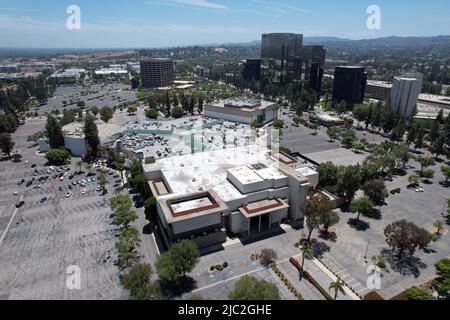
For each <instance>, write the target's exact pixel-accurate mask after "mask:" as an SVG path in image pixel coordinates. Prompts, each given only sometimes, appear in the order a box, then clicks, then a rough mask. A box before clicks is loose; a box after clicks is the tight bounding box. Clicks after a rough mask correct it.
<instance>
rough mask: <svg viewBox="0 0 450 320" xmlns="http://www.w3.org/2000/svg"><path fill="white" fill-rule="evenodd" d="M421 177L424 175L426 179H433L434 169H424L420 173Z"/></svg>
mask: <svg viewBox="0 0 450 320" xmlns="http://www.w3.org/2000/svg"><path fill="white" fill-rule="evenodd" d="M422 177H424V178H425V179H426V180H429V179H433V177H434V170H433V169H426V170H424V171H423V173H422Z"/></svg>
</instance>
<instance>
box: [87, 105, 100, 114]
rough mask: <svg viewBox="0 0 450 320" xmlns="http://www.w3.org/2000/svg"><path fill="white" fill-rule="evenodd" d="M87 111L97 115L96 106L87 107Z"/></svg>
mask: <svg viewBox="0 0 450 320" xmlns="http://www.w3.org/2000/svg"><path fill="white" fill-rule="evenodd" d="M89 112H90V113H92V114H93V115H94V116H97V115H98V112H99V110H98V108H97V107H95V106H94V107H92V108H90V109H89Z"/></svg>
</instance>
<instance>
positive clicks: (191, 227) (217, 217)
mask: <svg viewBox="0 0 450 320" xmlns="http://www.w3.org/2000/svg"><path fill="white" fill-rule="evenodd" d="M221 221H222V219H221V213H220V212H219V213H214V214H208V215H204V216H198V217H192V218H190V219H186V220H181V221H177V222H173V223H172V224H171V225H172V229H173V233H174V236H177V235H179V234H183V233H189V232H192V231H195V230H198V229H203V228H207V227H210V226H211V227H213V226H217V225H220V224H221Z"/></svg>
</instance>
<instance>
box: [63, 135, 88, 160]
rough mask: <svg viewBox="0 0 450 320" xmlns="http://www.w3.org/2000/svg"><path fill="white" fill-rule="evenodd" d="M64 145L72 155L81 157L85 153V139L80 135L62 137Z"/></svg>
mask: <svg viewBox="0 0 450 320" xmlns="http://www.w3.org/2000/svg"><path fill="white" fill-rule="evenodd" d="M64 147H65V148H66V149H68V150H70V152H71V153H72V156H75V157H81V156H82V155H86V154H87V148H86V140H85V139H84V137H83V138H81V137H64Z"/></svg>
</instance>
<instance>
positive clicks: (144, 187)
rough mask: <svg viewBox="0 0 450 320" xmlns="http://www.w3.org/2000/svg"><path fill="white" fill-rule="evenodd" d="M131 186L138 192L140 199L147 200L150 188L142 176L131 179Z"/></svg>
mask: <svg viewBox="0 0 450 320" xmlns="http://www.w3.org/2000/svg"><path fill="white" fill-rule="evenodd" d="M133 186H134V187H135V188H136V191H137V192H139V193H140V194H141V196H142V198H144V199H145V198H147V197H148V196H149V195H150V187H149V186H148V183H147V179H146V178H145V176H144V175H141V174H140V175H138V176H136V177H134V178H133Z"/></svg>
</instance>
